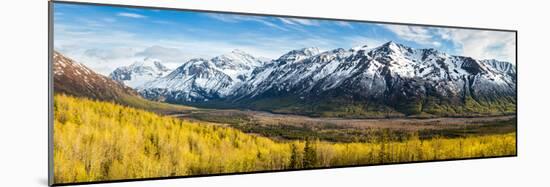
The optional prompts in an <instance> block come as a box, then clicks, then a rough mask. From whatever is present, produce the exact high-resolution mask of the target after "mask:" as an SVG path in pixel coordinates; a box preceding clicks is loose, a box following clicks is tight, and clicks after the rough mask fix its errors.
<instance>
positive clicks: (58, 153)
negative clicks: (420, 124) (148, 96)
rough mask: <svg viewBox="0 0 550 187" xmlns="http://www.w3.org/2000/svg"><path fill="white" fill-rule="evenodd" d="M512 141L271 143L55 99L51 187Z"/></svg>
mask: <svg viewBox="0 0 550 187" xmlns="http://www.w3.org/2000/svg"><path fill="white" fill-rule="evenodd" d="M515 153H516V142H515V133H510V134H503V135H488V136H478V137H465V138H455V139H444V138H434V139H430V140H420V139H419V138H418V136H414V135H413V136H411V138H409V139H408V140H399V141H398V140H395V139H393V138H392V135H391V134H387V135H384V136H381V137H379V138H378V139H377V140H376V141H374V142H372V143H331V142H324V141H319V140H316V139H312V138H308V139H304V140H302V141H274V140H271V139H269V138H265V137H261V136H257V135H251V134H245V133H242V132H240V131H238V130H236V129H233V128H229V127H224V126H221V125H217V124H212V123H200V122H191V121H186V120H181V119H176V118H172V117H163V116H159V115H157V114H154V113H152V112H147V111H144V110H140V109H134V108H129V107H125V106H121V105H117V104H114V103H109V102H101V101H92V100H88V99H82V98H75V97H71V96H66V95H56V96H55V98H54V163H55V165H54V178H55V179H54V180H55V183H69V182H86V181H102V180H116V179H135V178H151V177H166V176H189V175H204V174H218V173H235V172H252V171H264V170H285V169H301V168H318V167H331V166H349V165H367V164H380V163H395V162H411V161H423V160H442V159H457V158H472V157H487V156H503V155H514V154H515Z"/></svg>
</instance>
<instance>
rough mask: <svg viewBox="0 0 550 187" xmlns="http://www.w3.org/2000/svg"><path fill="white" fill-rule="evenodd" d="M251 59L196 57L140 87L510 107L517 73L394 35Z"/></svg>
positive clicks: (217, 94) (151, 92)
mask: <svg viewBox="0 0 550 187" xmlns="http://www.w3.org/2000/svg"><path fill="white" fill-rule="evenodd" d="M237 54H239V53H237ZM228 56H230V57H231V58H230V57H228ZM243 56H246V57H250V58H246V59H248V60H243V59H242V57H243ZM230 59H236V60H230ZM255 59H256V58H253V57H251V56H248V55H233V53H231V55H223V56H220V57H216V58H213V59H210V60H205V59H195V60H192V61H189V62H187V63H185V64H184V65H182V66H181V67H180V68H178V69H177V70H175V71H174V72H172V73H171V74H169V75H168V76H166V77H163V78H161V79H158V80H157V81H153V82H149V83H147V84H146V86H144V87H143V89H141V90H140V93H141V94H142V95H144V96H145V97H147V98H152V99H159V98H161V99H162V100H166V101H168V102H174V103H188V104H193V103H196V104H208V103H218V104H219V103H222V105H224V106H237V107H245V108H252V109H262V110H264V109H265V110H271V111H276V112H291V113H305V114H312V115H325V114H327V111H328V112H330V115H343V116H350V115H351V116H368V115H369V114H372V113H376V114H380V113H386V114H390V113H391V114H392V115H393V114H403V115H411V114H422V113H428V114H435V115H464V114H469V113H476V114H487V113H491V114H496V113H508V112H515V103H516V72H515V66H514V65H512V64H510V63H508V62H501V61H496V60H476V59H473V58H470V57H464V56H453V55H449V54H446V53H443V52H440V51H437V50H435V49H414V48H411V47H407V46H404V45H401V44H397V43H394V42H388V43H386V44H383V45H381V46H378V47H375V48H369V47H368V46H362V47H356V48H352V49H348V50H346V49H341V48H339V49H334V50H330V51H325V52H320V51H319V49H317V48H304V49H299V50H293V51H290V52H288V53H286V54H284V55H282V56H281V57H280V58H278V59H275V60H272V61H270V62H268V63H264V62H261V61H258V60H255Z"/></svg>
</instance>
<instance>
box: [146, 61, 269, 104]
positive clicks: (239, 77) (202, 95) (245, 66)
mask: <svg viewBox="0 0 550 187" xmlns="http://www.w3.org/2000/svg"><path fill="white" fill-rule="evenodd" d="M264 64H265V62H264V61H262V60H260V59H259V58H256V57H254V56H252V55H250V54H247V53H245V52H243V51H240V50H233V51H231V52H230V53H228V54H224V55H221V56H217V57H214V58H212V59H200V58H199V59H192V60H190V61H188V62H186V63H184V64H183V65H181V66H180V67H178V68H177V69H176V70H174V71H173V72H171V73H170V74H168V75H166V76H165V77H162V78H159V79H157V80H154V81H151V82H148V83H146V84H144V85H143V86H141V87H139V88H138V90H139V91H140V93H141V94H142V95H144V96H145V97H147V98H151V99H157V100H164V99H163V98H168V99H169V100H181V101H207V100H209V99H216V98H222V97H226V96H228V95H230V94H231V93H232V91H233V90H234V89H235V88H236V87H239V86H241V85H242V84H243V83H244V82H246V81H248V80H249V78H250V75H251V73H252V71H253V70H254V69H255V68H257V67H261V66H263V65H264Z"/></svg>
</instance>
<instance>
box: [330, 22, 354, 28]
mask: <svg viewBox="0 0 550 187" xmlns="http://www.w3.org/2000/svg"><path fill="white" fill-rule="evenodd" d="M334 23H336V25H339V26H341V27H348V28H352V29H353V25H351V24H350V23H349V22H347V21H336V22H334Z"/></svg>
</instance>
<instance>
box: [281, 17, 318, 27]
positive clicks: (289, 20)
mask: <svg viewBox="0 0 550 187" xmlns="http://www.w3.org/2000/svg"><path fill="white" fill-rule="evenodd" d="M279 20H281V21H282V22H283V23H286V24H289V25H307V26H319V22H318V21H316V20H312V19H299V18H279Z"/></svg>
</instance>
